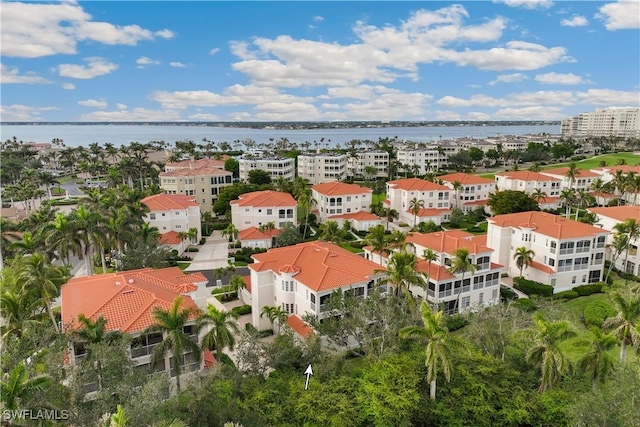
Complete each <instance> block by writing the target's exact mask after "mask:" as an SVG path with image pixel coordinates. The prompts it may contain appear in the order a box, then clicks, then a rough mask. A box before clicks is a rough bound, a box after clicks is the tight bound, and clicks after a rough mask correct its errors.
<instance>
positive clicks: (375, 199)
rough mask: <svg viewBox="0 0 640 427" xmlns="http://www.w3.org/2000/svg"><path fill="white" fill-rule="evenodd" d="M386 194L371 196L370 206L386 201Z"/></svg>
mask: <svg viewBox="0 0 640 427" xmlns="http://www.w3.org/2000/svg"><path fill="white" fill-rule="evenodd" d="M386 197H387V196H386V194H382V193H381V194H373V195H372V196H371V204H376V203H378V202H380V203H382V202H384V200H385V199H386Z"/></svg>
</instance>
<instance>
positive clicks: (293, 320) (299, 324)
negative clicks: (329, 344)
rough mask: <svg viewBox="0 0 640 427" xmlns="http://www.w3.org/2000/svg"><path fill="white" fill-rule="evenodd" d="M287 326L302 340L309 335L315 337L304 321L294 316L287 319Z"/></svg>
mask: <svg viewBox="0 0 640 427" xmlns="http://www.w3.org/2000/svg"><path fill="white" fill-rule="evenodd" d="M287 324H288V325H289V326H290V327H291V329H293V330H294V331H295V332H296V333H297V334H298V335H300V336H301V337H302V338H307V337H308V336H310V335H315V333H314V332H313V329H311V326H309V325H307V324H306V323H305V321H304V320H302V319H301V318H299V317H298V316H296V315H295V314H291V315H289V317H287Z"/></svg>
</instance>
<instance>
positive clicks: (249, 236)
mask: <svg viewBox="0 0 640 427" xmlns="http://www.w3.org/2000/svg"><path fill="white" fill-rule="evenodd" d="M278 234H280V230H278V229H274V230H271V231H266V230H265V231H264V233H261V232H260V230H258V228H257V227H249V228H245V229H244V230H241V231H240V232H239V233H238V239H240V240H267V239H271V238H272V237H275V236H277V235H278Z"/></svg>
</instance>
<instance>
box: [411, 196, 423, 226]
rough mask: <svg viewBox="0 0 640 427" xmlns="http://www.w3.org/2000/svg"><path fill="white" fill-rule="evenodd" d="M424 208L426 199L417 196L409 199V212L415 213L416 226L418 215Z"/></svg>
mask: <svg viewBox="0 0 640 427" xmlns="http://www.w3.org/2000/svg"><path fill="white" fill-rule="evenodd" d="M423 208H424V200H420V199H418V198H417V197H414V198H413V199H411V200H409V212H411V213H412V214H413V226H414V227H415V226H416V225H417V223H416V217H417V216H418V213H419V212H420V209H423Z"/></svg>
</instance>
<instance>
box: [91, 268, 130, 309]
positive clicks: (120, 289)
mask: <svg viewBox="0 0 640 427" xmlns="http://www.w3.org/2000/svg"><path fill="white" fill-rule="evenodd" d="M119 276H122V278H123V280H122V282H123V283H124V286H123V287H122V288H119V285H115V284H114V286H115V289H114V293H113V294H112V295H111V296H110V297H109V298H106V299H105V300H104V302H103V303H102V305H100V306H98V308H97V309H96V310H94V311H93V313H91V315H87V314H85V316H86V317H88V318H92V317H93V316H94V315H95V314H96V313H98V312H99V311H100V310H101V309H102V308H103V307H104V306H106V305H107V304H108V303H109V302H111V300H113V299H114V298H115V297H116V296H118V295H119V294H121V293H122V290H123V289H124V288H126V287H129V288H132V287H133V286H130V285H129V284H128V283H127V281H126V279H124V274H121V275H118V276H115V277H119ZM115 277H114V278H115Z"/></svg>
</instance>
